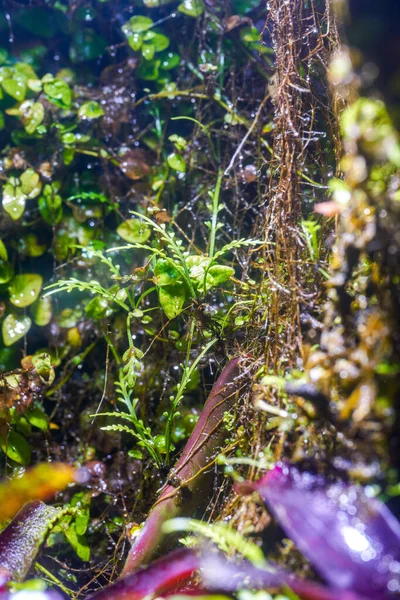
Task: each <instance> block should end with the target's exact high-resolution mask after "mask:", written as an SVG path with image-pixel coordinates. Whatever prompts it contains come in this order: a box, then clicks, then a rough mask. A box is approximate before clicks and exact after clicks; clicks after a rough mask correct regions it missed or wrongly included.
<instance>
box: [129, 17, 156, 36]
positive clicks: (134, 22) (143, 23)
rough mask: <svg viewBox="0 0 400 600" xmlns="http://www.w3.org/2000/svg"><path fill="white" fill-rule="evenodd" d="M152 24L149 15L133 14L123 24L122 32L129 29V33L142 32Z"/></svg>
mask: <svg viewBox="0 0 400 600" xmlns="http://www.w3.org/2000/svg"><path fill="white" fill-rule="evenodd" d="M152 26H153V20H152V19H150V18H149V17H144V16H142V15H135V16H134V17H131V18H130V19H129V21H128V22H127V23H125V25H124V29H123V30H124V33H125V30H127V31H130V32H131V33H142V32H143V31H147V30H148V29H150V27H152Z"/></svg>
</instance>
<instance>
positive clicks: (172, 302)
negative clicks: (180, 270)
mask: <svg viewBox="0 0 400 600" xmlns="http://www.w3.org/2000/svg"><path fill="white" fill-rule="evenodd" d="M158 297H159V300H160V305H161V308H162V309H163V311H164V312H165V314H166V315H167V317H168V319H174V318H175V317H177V316H178V315H179V314H180V313H181V312H182V308H183V305H184V304H185V298H186V293H185V286H184V285H183V284H182V283H176V284H174V285H169V286H167V287H160V288H159V289H158Z"/></svg>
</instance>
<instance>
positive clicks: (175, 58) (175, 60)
mask: <svg viewBox="0 0 400 600" xmlns="http://www.w3.org/2000/svg"><path fill="white" fill-rule="evenodd" d="M158 58H159V59H160V60H161V68H162V69H163V70H164V71H171V69H175V67H177V66H178V65H179V63H180V62H181V57H180V56H179V54H177V53H176V52H163V53H162V54H160V55H159V57H158Z"/></svg>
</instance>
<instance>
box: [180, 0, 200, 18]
mask: <svg viewBox="0 0 400 600" xmlns="http://www.w3.org/2000/svg"><path fill="white" fill-rule="evenodd" d="M178 10H179V11H180V12H182V13H183V14H184V15H188V17H199V16H200V15H202V14H203V12H204V2H203V0H183V2H182V4H180V5H179V6H178Z"/></svg>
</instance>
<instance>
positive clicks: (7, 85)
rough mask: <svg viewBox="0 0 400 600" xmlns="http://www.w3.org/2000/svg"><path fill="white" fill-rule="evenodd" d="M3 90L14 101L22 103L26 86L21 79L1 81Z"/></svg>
mask: <svg viewBox="0 0 400 600" xmlns="http://www.w3.org/2000/svg"><path fill="white" fill-rule="evenodd" d="M1 85H2V86H3V90H4V91H5V92H6V93H7V94H8V95H9V96H11V97H12V98H14V100H17V101H18V102H22V101H23V100H24V99H25V96H26V90H27V85H26V83H25V81H23V80H22V79H21V78H11V77H10V78H9V79H3V81H2V82H1Z"/></svg>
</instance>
